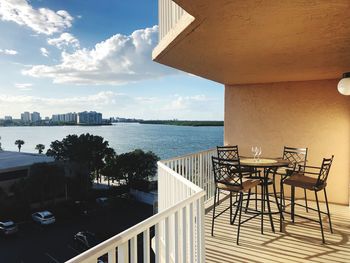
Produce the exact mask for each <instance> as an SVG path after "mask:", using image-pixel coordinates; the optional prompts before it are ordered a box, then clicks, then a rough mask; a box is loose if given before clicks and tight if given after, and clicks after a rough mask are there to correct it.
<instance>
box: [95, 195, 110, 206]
mask: <svg viewBox="0 0 350 263" xmlns="http://www.w3.org/2000/svg"><path fill="white" fill-rule="evenodd" d="M96 203H97V204H99V205H101V206H106V205H107V204H108V197H98V198H96Z"/></svg>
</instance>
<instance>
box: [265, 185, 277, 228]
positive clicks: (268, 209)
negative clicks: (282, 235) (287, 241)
mask: <svg viewBox="0 0 350 263" xmlns="http://www.w3.org/2000/svg"><path fill="white" fill-rule="evenodd" d="M265 187H266V202H267V211H268V212H269V218H270V224H271V229H272V232H274V233H275V227H274V225H273V218H272V214H271V205H270V197H269V186H268V185H267V184H266V186H265ZM277 206H278V203H277Z"/></svg>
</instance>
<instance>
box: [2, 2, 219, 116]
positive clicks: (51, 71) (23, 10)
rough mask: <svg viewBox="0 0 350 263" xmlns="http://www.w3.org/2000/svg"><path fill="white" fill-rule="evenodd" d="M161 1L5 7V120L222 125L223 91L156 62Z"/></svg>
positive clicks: (3, 103)
mask: <svg viewBox="0 0 350 263" xmlns="http://www.w3.org/2000/svg"><path fill="white" fill-rule="evenodd" d="M157 10H158V7H157V1H156V0H152V1H149V0H143V1H142V0H128V1H122V0H114V1H110V0H99V1H96V0H94V1H93V0H69V1H62V0H37V1H34V0H32V1H28V0H1V1H0V34H1V38H0V69H1V78H0V118H2V117H3V116H4V115H13V116H14V117H18V116H19V114H20V113H21V112H23V111H39V112H40V113H41V114H42V115H43V116H51V114H53V113H65V112H70V111H83V110H96V111H100V112H102V113H103V114H104V117H109V116H122V117H136V118H144V119H174V118H177V119H192V120H193V119H199V120H204V119H205V120H221V119H223V97H224V96H223V86H222V85H220V84H217V83H214V82H211V81H208V80H205V79H202V78H199V77H196V76H192V75H189V74H187V73H183V72H179V71H177V70H174V69H171V68H168V67H166V66H162V65H159V64H157V63H155V62H152V61H151V51H152V49H153V48H154V46H155V45H156V44H157V41H158V26H157V23H158V18H157Z"/></svg>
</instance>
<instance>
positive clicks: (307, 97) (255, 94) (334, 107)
mask: <svg viewBox="0 0 350 263" xmlns="http://www.w3.org/2000/svg"><path fill="white" fill-rule="evenodd" d="M337 82H338V81H337V80H321V81H303V82H281V83H271V84H257V85H236V86H228V85H227V86H226V87H225V144H231V145H235V144H238V145H239V149H240V153H241V154H251V152H250V149H251V146H252V145H257V146H261V147H262V150H263V155H264V156H281V154H282V151H283V146H284V145H286V146H292V147H309V158H308V164H309V165H320V164H321V161H322V158H323V157H330V156H331V155H332V154H334V155H335V157H334V158H335V159H334V163H333V166H332V169H331V173H330V176H329V179H328V186H327V193H328V198H329V201H330V202H334V203H341V204H349V178H350V165H349V161H350V97H346V96H342V95H340V94H339V93H338V92H337ZM288 191H289V190H288ZM308 196H309V197H310V199H313V197H314V195H313V193H309V194H308ZM322 196H323V195H322Z"/></svg>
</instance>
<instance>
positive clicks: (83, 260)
mask: <svg viewBox="0 0 350 263" xmlns="http://www.w3.org/2000/svg"><path fill="white" fill-rule="evenodd" d="M213 154H214V152H213V151H205V152H201V153H197V154H192V155H185V156H182V157H178V158H174V159H169V160H166V161H162V162H158V213H157V214H155V215H154V216H152V217H150V218H148V219H146V220H144V221H142V222H141V223H139V224H137V225H135V226H133V227H131V228H129V229H127V230H125V231H124V232H122V233H120V234H118V235H116V236H114V237H112V238H110V239H108V240H106V241H104V242H102V243H101V244H99V245H97V246H95V247H93V248H91V249H89V250H88V251H86V252H84V253H82V254H80V255H78V256H76V257H75V258H73V259H71V260H69V261H67V262H68V263H78V262H79V263H92V262H94V263H95V262H97V261H98V259H99V258H100V257H101V256H105V255H107V256H108V262H109V263H112V262H118V263H120V262H125V263H126V262H150V260H151V257H152V256H151V254H153V253H154V259H155V262H205V248H204V236H205V233H204V202H205V198H206V199H207V197H205V193H206V192H207V193H208V194H210V195H212V192H213V186H212V183H211V179H210V177H209V176H210V171H211V166H210V158H211V156H212V155H213ZM202 175H203V176H202ZM202 188H204V189H205V191H204V190H203V189H202ZM140 251H141V252H140ZM152 251H153V253H151V252H152Z"/></svg>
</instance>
